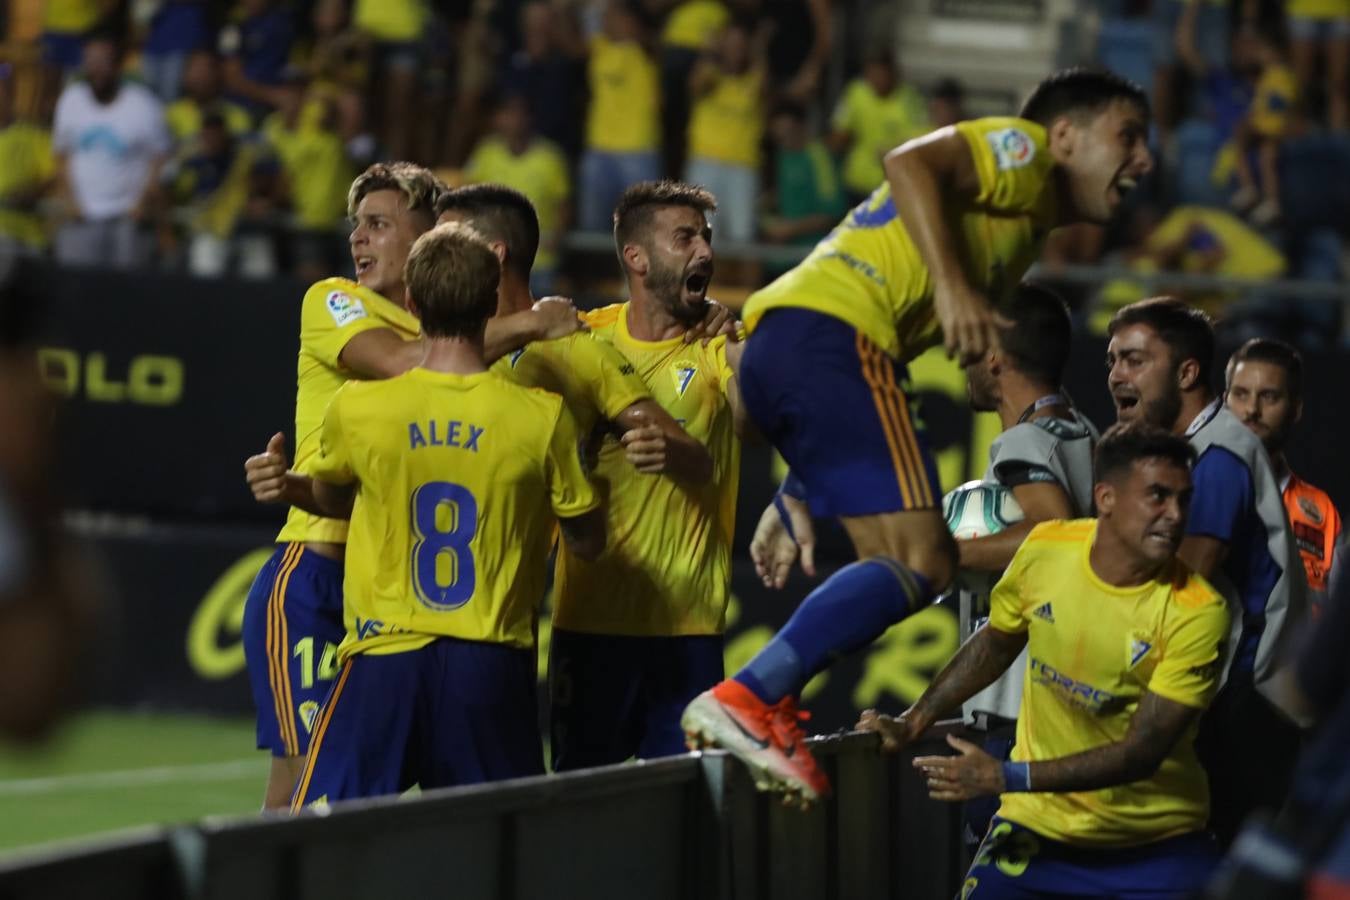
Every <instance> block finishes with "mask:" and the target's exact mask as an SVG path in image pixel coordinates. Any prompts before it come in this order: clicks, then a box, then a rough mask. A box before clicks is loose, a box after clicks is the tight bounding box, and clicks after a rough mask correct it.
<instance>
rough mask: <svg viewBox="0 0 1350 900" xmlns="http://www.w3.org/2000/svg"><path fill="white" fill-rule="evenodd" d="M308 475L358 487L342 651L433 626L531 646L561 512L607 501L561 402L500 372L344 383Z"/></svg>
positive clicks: (425, 633)
mask: <svg viewBox="0 0 1350 900" xmlns="http://www.w3.org/2000/svg"><path fill="white" fill-rule="evenodd" d="M310 473H311V474H312V475H313V476H314V477H315V478H320V479H323V480H325V481H331V482H335V483H346V484H350V483H352V482H356V484H357V492H356V505H355V506H354V507H353V509H352V519H351V533H350V535H349V536H348V540H347V564H346V575H345V578H344V579H343V583H342V591H343V597H344V605H343V619H344V621H345V624H346V626H347V636H346V637H345V638H344V639H343V642H342V646H341V647H339V648H338V655H339V658H340V659H343V660H345V659H347V658H348V657H350V656H351V655H352V654H354V653H399V652H402V651H405V650H415V649H417V648H418V647H424V646H426V645H427V644H428V643H430V642H431V641H432V640H433V639H434V638H435V637H438V636H445V637H455V638H461V639H464V640H472V641H490V642H493V643H500V644H509V645H511V646H514V647H532V646H534V616H535V608H536V606H537V605H538V603H539V598H540V597H542V596H543V593H544V580H545V574H546V569H545V560H546V559H547V557H548V551H549V546H550V544H551V542H552V540H553V527H554V515H555V514H556V515H557V516H561V517H572V516H578V515H581V514H582V513H585V512H589V511H590V510H592V509H595V507H596V506H598V505H599V504H600V498H599V497H598V496H597V494H596V492H595V490H594V489H593V488H592V487H591V484H590V482H589V481H588V480H587V479H586V474H585V472H584V471H583V470H582V467H581V458H580V455H579V453H578V449H577V428H576V423H575V422H573V420H572V416H571V414H570V413H568V411H567V408H566V407H565V406H564V405H563V401H562V398H561V397H559V396H557V395H556V394H550V393H548V392H547V391H540V390H531V389H528V388H522V387H520V386H519V385H516V384H512V383H511V382H509V381H507V380H506V379H505V378H502V377H500V376H498V375H496V374H494V373H492V372H479V373H477V374H474V375H452V374H449V373H444V372H432V371H430V370H428V369H421V368H417V369H412V370H410V371H408V372H405V373H404V374H402V375H399V376H396V377H394V378H389V379H385V380H383V381H352V382H348V383H347V384H346V385H345V386H343V387H342V389H340V390H339V391H338V392H337V394H336V395H335V396H334V397H333V402H332V404H331V405H330V406H329V407H328V412H327V414H326V415H325V416H324V421H323V430H322V438H321V446H320V450H319V455H318V457H317V458H316V459H315V460H314V462H313V463H312V465H311V468H310Z"/></svg>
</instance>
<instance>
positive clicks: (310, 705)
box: [300, 700, 319, 734]
mask: <svg viewBox="0 0 1350 900" xmlns="http://www.w3.org/2000/svg"><path fill="white" fill-rule="evenodd" d="M318 717H319V704H318V703H316V702H314V701H313V700H306V701H305V702H304V703H301V704H300V721H302V722H304V723H305V731H306V732H308V733H310V734H313V733H314V720H315V719H317V718H318Z"/></svg>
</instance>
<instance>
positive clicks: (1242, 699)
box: [1107, 297, 1307, 844]
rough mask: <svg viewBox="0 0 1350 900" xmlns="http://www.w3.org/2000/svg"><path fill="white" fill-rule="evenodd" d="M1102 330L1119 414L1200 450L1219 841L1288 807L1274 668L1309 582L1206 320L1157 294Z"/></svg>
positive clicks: (1191, 559)
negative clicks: (1212, 642) (1218, 363)
mask: <svg viewBox="0 0 1350 900" xmlns="http://www.w3.org/2000/svg"><path fill="white" fill-rule="evenodd" d="M1108 333H1109V335H1110V344H1109V346H1108V349H1107V366H1108V368H1109V370H1110V371H1109V374H1108V376H1107V386H1108V388H1109V390H1110V391H1111V396H1112V399H1113V400H1114V401H1115V405H1116V415H1117V417H1118V419H1119V420H1120V421H1123V422H1128V421H1137V420H1141V419H1142V420H1145V421H1148V422H1151V423H1152V424H1154V425H1158V426H1160V427H1163V428H1167V429H1169V430H1171V431H1172V432H1173V433H1175V434H1180V435H1184V436H1185V437H1186V438H1187V439H1188V440H1189V441H1190V442H1191V445H1192V446H1193V447H1195V450H1196V454H1197V457H1198V459H1197V462H1196V464H1195V468H1194V471H1193V476H1192V477H1193V481H1194V486H1195V495H1194V497H1193V499H1192V500H1191V505H1190V513H1189V517H1188V519H1187V524H1186V539H1185V541H1184V542H1183V543H1182V546H1181V550H1180V553H1179V554H1178V555H1179V556H1180V557H1181V558H1182V559H1183V560H1185V561H1186V563H1187V564H1188V565H1189V566H1190V567H1191V568H1192V569H1193V570H1195V571H1196V572H1198V573H1200V574H1201V575H1203V576H1204V577H1205V578H1206V579H1208V580H1209V581H1210V583H1212V584H1213V585H1214V586H1215V587H1216V588H1217V589H1218V590H1219V591H1220V592H1221V593H1222V594H1223V595H1224V597H1225V598H1226V599H1227V600H1228V603H1229V609H1230V612H1231V613H1232V622H1233V627H1232V632H1231V634H1230V636H1229V644H1228V648H1227V655H1226V659H1225V666H1226V669H1225V683H1224V686H1223V688H1222V689H1221V691H1220V693H1219V696H1218V697H1217V698H1216V700H1215V702H1214V705H1213V706H1212V707H1211V708H1210V710H1209V711H1208V713H1206V715H1205V718H1204V719H1203V720H1202V722H1201V726H1200V735H1199V740H1198V742H1197V748H1198V750H1199V752H1200V757H1201V760H1202V761H1203V762H1204V764H1205V768H1206V770H1207V772H1208V774H1209V782H1210V794H1211V797H1212V800H1211V815H1210V827H1211V828H1212V829H1213V830H1214V831H1215V833H1216V834H1217V835H1218V837H1219V839H1220V840H1221V841H1223V842H1224V843H1225V844H1226V843H1228V842H1229V841H1231V840H1232V838H1233V837H1234V836H1235V834H1236V832H1237V829H1238V828H1239V827H1240V826H1241V824H1242V820H1243V819H1244V818H1246V816H1247V814H1248V813H1249V812H1251V811H1253V810H1255V809H1258V808H1267V809H1274V808H1278V807H1279V806H1280V805H1281V804H1282V803H1283V802H1284V797H1285V794H1286V792H1287V789H1288V784H1289V777H1290V773H1291V770H1292V768H1293V764H1294V758H1295V756H1296V755H1297V752H1298V746H1299V730H1298V728H1297V727H1296V725H1295V721H1297V720H1298V718H1299V717H1300V716H1301V714H1302V711H1301V710H1299V709H1297V708H1295V706H1294V705H1292V704H1289V703H1288V702H1286V701H1284V700H1283V699H1282V698H1281V697H1280V696H1279V694H1278V692H1277V691H1276V685H1275V675H1276V673H1277V672H1278V671H1279V669H1280V668H1281V667H1282V666H1283V665H1284V664H1285V663H1287V662H1288V659H1287V650H1288V645H1289V643H1290V641H1291V640H1292V639H1293V638H1294V637H1295V636H1296V634H1297V632H1298V629H1299V628H1300V627H1301V625H1302V623H1303V621H1304V619H1305V618H1306V617H1307V584H1306V581H1305V579H1304V575H1303V567H1302V565H1301V564H1300V562H1299V558H1298V554H1297V549H1296V547H1295V545H1294V539H1293V534H1292V532H1291V530H1290V527H1289V519H1288V516H1287V515H1286V514H1285V509H1284V503H1283V501H1282V499H1281V496H1280V486H1279V484H1278V483H1277V481H1276V479H1275V475H1274V472H1273V471H1272V469H1271V465H1270V458H1269V456H1268V455H1267V453H1266V450H1265V448H1264V447H1263V446H1262V445H1261V441H1260V440H1259V439H1258V438H1257V437H1256V436H1255V435H1254V434H1252V432H1251V431H1250V430H1249V429H1247V428H1246V427H1245V426H1244V425H1243V424H1242V422H1241V420H1239V419H1238V418H1237V417H1236V416H1235V415H1233V414H1232V412H1230V411H1229V410H1228V409H1227V408H1225V407H1224V405H1223V399H1222V397H1220V396H1218V395H1217V394H1216V393H1215V392H1214V390H1213V388H1212V386H1211V378H1210V376H1211V368H1212V366H1213V360H1214V332H1213V328H1212V327H1211V325H1210V320H1209V317H1208V316H1206V315H1205V314H1204V313H1203V312H1201V311H1199V310H1197V309H1194V308H1192V307H1190V306H1187V305H1186V304H1185V303H1182V302H1181V301H1180V300H1176V299H1173V298H1169V297H1156V298H1153V299H1151V300H1141V301H1140V302H1138V303H1134V304H1131V305H1130V306H1126V307H1125V308H1123V309H1121V310H1120V312H1118V313H1117V314H1116V316H1115V318H1114V319H1112V321H1111V325H1110V327H1109V329H1108Z"/></svg>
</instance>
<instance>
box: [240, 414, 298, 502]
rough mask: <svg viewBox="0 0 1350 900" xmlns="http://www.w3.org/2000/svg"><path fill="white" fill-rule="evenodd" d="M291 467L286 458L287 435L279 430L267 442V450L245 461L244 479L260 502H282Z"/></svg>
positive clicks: (255, 498) (254, 497)
mask: <svg viewBox="0 0 1350 900" xmlns="http://www.w3.org/2000/svg"><path fill="white" fill-rule="evenodd" d="M290 467H291V464H290V461H289V460H288V459H287V458H286V436H285V435H284V434H282V433H281V432H280V431H278V432H277V433H276V434H274V435H272V439H271V440H269V441H268V442H267V449H266V450H265V451H263V452H262V453H259V454H256V455H254V456H250V457H249V458H248V459H246V460H245V461H244V479H245V480H246V481H247V482H248V486H249V490H251V491H253V499H254V500H257V501H258V502H259V503H277V502H280V501H281V499H282V496H283V494H284V492H285V489H286V473H287V472H288V471H289V470H290Z"/></svg>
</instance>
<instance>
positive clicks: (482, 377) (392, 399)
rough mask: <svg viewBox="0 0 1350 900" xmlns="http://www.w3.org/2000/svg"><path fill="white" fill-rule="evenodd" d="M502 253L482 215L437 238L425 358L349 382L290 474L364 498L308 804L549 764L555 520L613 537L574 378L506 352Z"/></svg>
mask: <svg viewBox="0 0 1350 900" xmlns="http://www.w3.org/2000/svg"><path fill="white" fill-rule="evenodd" d="M500 271H501V266H500V264H499V263H498V261H497V258H496V256H495V255H494V254H493V253H492V249H491V248H490V247H489V246H488V245H487V243H486V242H485V241H484V240H483V239H482V238H481V237H479V236H478V235H477V234H475V233H474V232H473V230H472V229H470V228H468V227H467V226H464V225H444V226H439V227H437V228H435V229H433V230H432V231H430V232H428V233H427V234H425V235H423V236H422V237H420V238H418V240H417V243H416V244H414V245H413V248H412V252H411V254H410V255H409V257H408V264H407V274H406V283H407V287H408V305H409V309H410V310H411V311H412V313H413V314H414V315H415V316H417V317H418V319H419V320H420V321H421V324H422V330H423V334H424V338H423V342H422V343H423V355H422V359H421V362H420V363H419V364H418V366H416V367H415V368H413V369H411V370H410V371H408V372H406V373H404V374H402V375H398V376H395V377H393V378H390V379H386V380H383V381H366V382H361V381H352V382H348V383H347V384H346V385H344V386H343V387H342V388H341V389H340V390H339V391H338V392H337V393H336V394H335V395H334V397H333V402H332V403H331V404H329V407H328V411H327V412H326V413H325V414H324V421H323V427H322V433H321V437H320V442H319V452H318V456H317V458H316V459H315V460H314V462H313V463H312V464H311V466H310V468H309V474H310V476H311V477H309V478H306V477H305V476H295V475H292V476H288V477H287V487H288V491H287V499H289V500H291V501H292V502H294V503H300V504H304V505H312V506H314V507H315V508H317V509H319V510H321V511H323V512H324V513H326V514H328V515H341V514H343V513H344V512H346V511H348V510H350V515H351V527H350V533H349V537H348V552H347V564H346V577H345V579H344V583H343V593H344V597H345V617H344V618H345V623H346V636H345V637H344V638H343V641H342V646H341V648H340V649H339V651H338V658H339V664H340V667H341V668H340V671H339V674H338V676H337V680H336V681H335V682H334V684H333V688H332V691H331V692H330V693H329V695H328V698H327V699H326V700H325V701H324V705H323V709H322V712H321V713H320V715H319V718H318V722H317V724H316V725H315V729H314V738H313V743H312V744H311V746H310V752H309V756H308V757H307V759H306V761H305V767H304V771H303V773H302V775H301V777H300V781H299V784H298V785H297V787H296V791H295V797H294V799H293V801H292V809H299V808H301V807H302V806H304V805H306V804H310V803H322V802H326V801H336V800H346V799H352V798H356V797H370V796H377V795H381V794H394V793H399V792H401V791H403V790H406V789H407V788H409V787H411V786H412V785H414V784H418V785H421V786H422V787H423V788H424V789H425V788H434V787H446V786H450V785H462V784H473V783H477V782H482V781H491V780H496V779H501V778H513V777H521V776H526V775H541V774H543V771H544V766H543V753H542V749H543V748H542V745H541V742H540V738H539V725H538V717H537V711H536V705H535V665H534V621H535V607H536V602H537V599H538V597H539V595H540V594H541V593H542V592H543V589H544V578H545V575H546V568H545V559H546V558H547V556H548V551H549V547H550V545H551V543H552V541H553V523H554V521H555V516H556V517H557V519H556V520H557V521H558V522H559V523H560V525H561V532H562V536H563V541H564V542H565V543H566V544H567V545H568V546H569V547H571V548H572V550H573V552H575V553H579V554H581V555H583V556H594V555H596V554H597V553H599V552H600V550H601V549H602V548H603V547H604V542H605V539H604V518H603V515H602V514H601V513H600V512H599V510H598V508H599V506H600V497H599V495H598V494H597V493H596V492H595V490H594V488H593V487H592V486H591V484H590V482H589V481H588V479H587V477H586V474H585V471H584V469H583V468H582V462H581V456H580V452H579V449H578V445H579V442H578V434H577V428H576V423H575V422H574V421H573V419H572V417H571V415H570V414H569V413H568V411H567V408H566V406H565V405H564V404H563V401H562V398H561V397H559V396H557V395H556V394H550V393H548V392H546V391H540V390H532V389H528V388H522V387H520V386H518V385H515V384H512V383H511V382H509V381H507V380H506V379H504V378H502V377H500V376H498V375H496V374H495V373H493V372H490V371H489V370H488V365H487V361H486V359H485V357H484V353H483V333H484V328H485V326H486V323H487V320H488V317H489V316H490V315H491V314H492V312H493V310H494V309H496V306H497V282H498V278H499V277H500Z"/></svg>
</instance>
